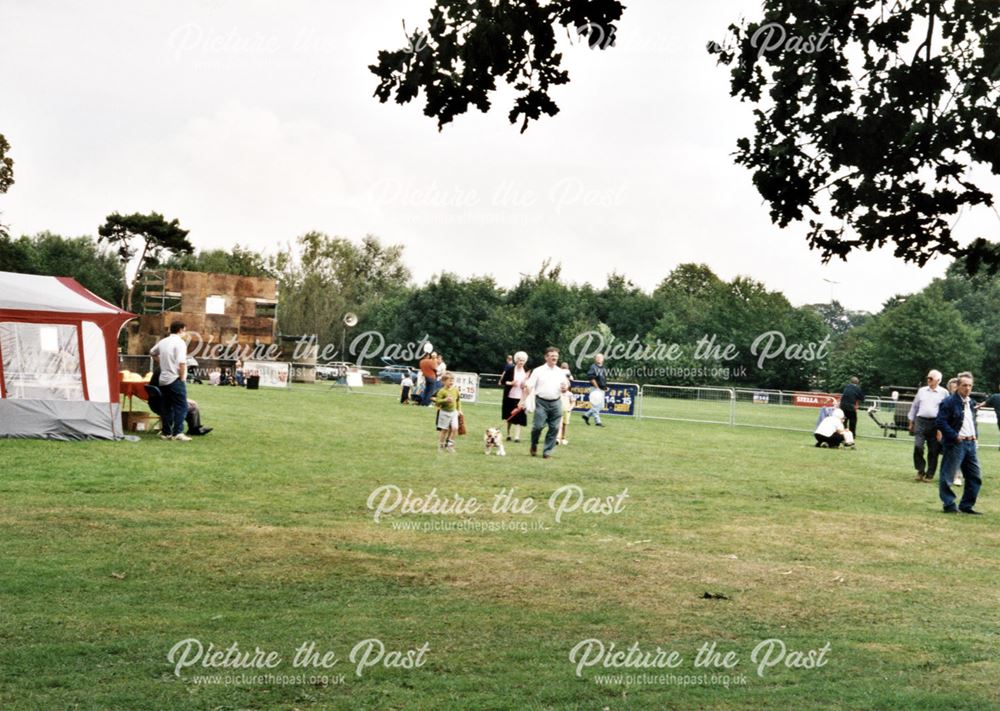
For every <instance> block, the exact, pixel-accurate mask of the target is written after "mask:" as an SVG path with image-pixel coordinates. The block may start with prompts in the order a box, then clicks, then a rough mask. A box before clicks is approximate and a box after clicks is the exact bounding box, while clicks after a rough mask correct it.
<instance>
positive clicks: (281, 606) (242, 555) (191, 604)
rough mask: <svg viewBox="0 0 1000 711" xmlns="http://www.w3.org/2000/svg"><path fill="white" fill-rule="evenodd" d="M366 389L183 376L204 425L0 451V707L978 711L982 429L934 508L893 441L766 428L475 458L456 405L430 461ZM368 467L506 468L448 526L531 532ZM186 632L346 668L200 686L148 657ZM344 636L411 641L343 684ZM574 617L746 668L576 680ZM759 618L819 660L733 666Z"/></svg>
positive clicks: (410, 419) (986, 495)
mask: <svg viewBox="0 0 1000 711" xmlns="http://www.w3.org/2000/svg"><path fill="white" fill-rule="evenodd" d="M383 391H384V389H383ZM367 392H368V393H369V394H349V393H347V392H345V391H343V390H341V389H335V390H331V389H329V388H328V387H325V386H296V387H295V388H293V389H292V390H289V391H270V390H262V391H257V392H252V391H243V390H237V389H232V388H210V387H207V386H202V387H197V386H196V387H192V388H191V390H190V394H191V396H192V397H195V398H196V399H198V400H199V402H201V404H202V407H203V410H204V413H205V420H206V423H207V424H209V425H212V426H214V427H216V431H215V432H213V433H212V434H211V435H209V436H208V437H207V438H203V439H196V440H195V441H192V442H190V443H173V442H169V443H168V442H161V441H159V440H158V439H153V438H148V437H144V438H143V439H142V441H140V442H118V443H108V442H87V443H55V442H43V441H4V442H2V443H0V448H2V455H3V462H4V468H3V475H2V476H0V537H2V538H0V540H2V541H3V545H2V546H0V564H2V570H3V574H2V576H0V708H2V709H5V710H6V709H42V708H44V709H62V708H74V709H76V708H79V709H154V708H155V709H167V708H169V709H182V708H183V709H189V708H190V709H296V708H297V709H321V708H337V709H339V708H343V709H357V708H373V709H375V708H377V709H403V708H417V709H471V708H476V709H478V708H483V709H549V708H551V709H573V708H579V709H593V708H596V709H601V708H608V709H625V708H677V709H691V708H695V709H741V708H742V709H760V708H765V709H766V708H775V709H777V708H781V709H798V708H810V709H841V708H872V709H900V708H905V709H977V710H978V709H986V708H1000V702H998V701H997V699H998V692H997V689H996V680H997V679H998V678H1000V661H998V660H997V654H996V650H997V642H998V625H997V623H996V620H997V613H996V606H997V593H996V581H997V580H998V577H1000V576H998V574H1000V533H998V528H997V520H998V518H1000V509H997V508H996V507H995V506H994V505H993V501H994V500H995V498H994V486H993V479H992V475H993V472H995V471H996V470H997V468H998V466H1000V452H998V451H997V450H996V449H995V448H991V449H987V448H986V447H984V448H983V450H982V451H981V453H980V458H981V460H982V462H983V464H984V479H985V482H986V483H985V485H984V488H983V491H982V494H981V499H980V501H981V505H980V507H979V508H981V509H982V510H984V511H985V512H987V513H988V514H992V515H987V516H983V517H955V516H951V517H949V516H944V515H943V514H940V513H939V512H938V511H939V505H938V501H937V496H936V488H935V487H932V486H928V485H926V484H917V483H913V482H911V481H910V479H911V476H912V472H911V471H910V468H911V464H910V457H911V450H910V448H909V446H908V442H909V440H908V439H904V440H903V441H902V442H897V441H884V440H876V439H872V440H865V441H863V442H862V443H861V445H860V446H859V448H858V449H857V451H829V450H817V449H815V448H813V447H812V446H811V442H810V437H809V436H808V435H803V434H799V433H795V432H789V431H783V430H764V429H755V428H748V427H729V426H725V425H705V424H693V423H684V422H675V421H666V420H631V419H622V418H608V419H607V423H608V426H607V427H606V428H604V429H603V430H598V429H596V428H594V427H584V426H583V424H582V422H581V421H580V420H579V418H574V422H573V424H572V426H571V429H570V445H569V446H568V447H566V448H560V450H559V451H557V453H556V457H555V458H553V459H551V460H548V461H542V460H541V459H539V458H535V459H533V458H531V457H529V456H528V455H527V451H526V449H527V446H526V444H520V445H515V446H512V447H510V449H509V451H508V456H507V457H506V458H497V457H490V458H487V457H485V456H483V454H482V451H481V449H480V447H479V437H480V436H481V432H482V430H483V428H484V427H486V426H489V425H491V424H494V423H495V422H496V420H497V419H498V414H499V413H498V410H499V408H498V406H493V405H479V406H471V407H468V408H466V409H467V418H468V423H469V429H470V436H469V437H465V438H462V439H461V440H460V442H459V446H458V453H457V454H455V455H453V456H450V455H446V454H438V453H437V452H436V450H435V444H434V440H435V435H434V432H433V429H432V428H433V424H432V417H431V413H430V412H428V411H427V410H421V409H417V408H404V407H401V406H399V405H398V404H396V403H395V402H394V400H393V399H392V398H389V397H377V396H375V395H374V394H372V393H373V392H377V390H373V389H370V390H368V391H367ZM495 396H496V394H495V393H492V394H487V397H488V398H489V397H493V398H495ZM663 406H665V407H671V408H673V407H675V406H676V403H663ZM738 407H742V405H738ZM746 407H748V408H752V407H755V406H752V405H747V406H746ZM756 407H758V408H762V409H759V410H752V411H751V412H762V411H765V410H767V409H768V408H770V407H771V406H756ZM773 411H774V412H775V413H782V412H783V410H781V409H779V408H774V410H773ZM685 412H686V410H682V411H681V414H682V415H683V414H684V413H685ZM667 416H670V415H669V414H668V415H667ZM788 416H789V415H788V414H787V413H785V414H780V417H788ZM794 416H795V417H807V418H810V419H814V418H815V413H814V412H809V413H801V414H800V413H797V412H796V413H794ZM797 421H798V420H797ZM810 424H811V422H810V423H809V424H807V425H805V427H806V428H808V427H809V425H810ZM991 427H992V426H991ZM994 429H995V428H994ZM991 434H993V436H994V437H995V432H992V433H991ZM383 484H395V485H398V486H400V487H401V488H403V489H404V490H405V489H406V488H412V489H413V490H414V492H415V494H426V493H427V492H429V491H430V490H431V489H432V488H435V487H436V488H437V491H438V492H439V493H440V494H441V495H442V496H450V495H451V494H455V493H457V494H460V495H461V496H463V497H471V496H476V497H478V498H480V499H481V500H486V501H492V497H493V495H495V494H496V493H497V492H499V491H500V489H501V488H504V487H507V488H510V487H515V489H516V492H517V495H520V496H532V497H534V498H535V499H536V500H538V502H539V509H538V511H536V512H535V513H533V514H531V515H513V514H493V513H490V512H489V511H486V512H483V513H480V514H477V515H476V516H475V518H476V519H477V520H479V521H482V522H494V523H499V522H504V521H506V522H512V523H513V522H522V521H523V522H525V523H526V524H531V525H532V526H541V527H542V529H541V530H535V529H532V530H529V531H528V532H526V533H522V532H519V531H516V530H515V531H510V530H506V531H492V532H474V531H469V530H462V531H456V530H438V531H434V530H431V531H423V530H418V531H415V530H400V529H398V528H394V527H393V524H394V523H396V524H399V523H400V522H407V523H418V524H423V523H425V522H426V523H431V522H434V521H443V522H446V523H455V522H457V521H459V520H460V519H461V518H462V517H460V516H420V515H390V516H387V517H386V518H385V519H384V520H383V521H382V522H381V523H379V524H376V523H375V522H374V521H373V520H372V518H373V517H372V512H371V511H369V510H368V508H367V506H366V501H367V499H368V496H369V494H370V493H371V492H372V491H373V490H374V489H375V488H376V487H377V486H380V485H383ZM566 484H577V485H579V486H581V487H582V488H583V489H584V491H585V492H586V494H587V495H588V496H600V497H605V496H612V495H615V494H618V493H619V492H621V491H622V490H623V489H624V488H625V487H627V488H628V492H629V497H630V498H629V499H628V500H627V504H626V505H625V507H624V510H623V511H622V512H621V513H619V514H613V515H609V516H603V515H584V514H581V513H576V514H568V515H566V516H565V517H564V518H563V520H562V522H561V523H556V522H555V521H554V520H553V515H552V512H551V511H549V510H548V509H547V507H546V500H547V498H548V496H549V495H550V494H551V493H552V492H553V491H555V490H556V489H557V488H558V487H560V486H563V485H566ZM705 593H711V594H715V595H724V596H725V597H726V598H728V599H704V594H705ZM191 637H194V638H198V639H199V640H201V641H202V642H203V643H204V644H205V645H206V646H207V645H208V643H210V642H211V643H214V644H215V645H216V646H219V647H227V646H229V645H230V644H231V643H232V642H234V641H235V642H238V644H239V646H240V648H241V649H242V650H250V651H252V650H253V649H254V647H255V646H256V647H260V648H261V649H264V650H275V651H278V652H280V653H281V655H282V658H283V660H284V661H283V663H282V664H281V666H280V667H279V668H277V669H274V670H272V671H271V672H270V673H273V674H284V675H292V674H301V673H303V672H302V670H295V669H292V668H291V657H292V654H293V652H294V650H295V649H296V648H297V647H298V646H299V645H301V644H302V643H303V642H306V641H309V640H315V641H316V644H317V648H318V649H319V650H322V651H326V650H333V651H335V652H336V653H337V656H338V657H340V659H341V661H340V662H339V663H338V664H337V665H336V666H335V668H334V669H333V670H330V671H327V672H325V673H326V674H328V675H330V676H331V677H333V676H336V675H339V674H345V675H346V677H347V678H346V682H345V683H343V684H330V685H327V686H322V685H316V684H309V683H306V684H293V685H283V686H282V685H267V684H250V685H234V684H228V685H225V684H223V685H212V686H203V685H199V684H196V683H195V682H194V677H195V676H196V675H198V674H212V675H215V674H218V675H226V674H231V673H232V671H231V670H224V669H223V670H212V669H203V668H200V667H198V668H190V669H185V670H183V671H182V673H181V676H180V677H177V676H175V675H174V673H173V666H172V665H171V664H170V663H169V662H168V661H167V652H168V651H169V650H170V649H171V647H172V646H173V645H174V644H175V643H177V642H178V641H180V640H183V639H186V638H191ZM369 638H378V639H380V640H381V641H382V642H384V643H385V645H386V646H387V647H388V648H390V649H411V648H416V647H419V646H420V645H422V644H424V643H425V642H427V643H429V645H430V651H429V653H428V654H427V656H426V663H425V664H424V665H423V666H422V667H421V668H419V669H410V670H406V669H384V668H376V669H370V670H368V671H366V672H365V674H364V675H363V676H362V677H360V678H359V677H357V676H355V675H354V671H353V665H352V664H351V663H350V662H349V661H348V660H347V658H346V657H347V654H348V652H349V651H350V650H351V648H352V647H353V646H354V645H355V643H357V642H359V641H361V640H365V639H369ZM588 638H597V639H600V640H603V641H604V642H605V643H606V644H610V643H611V642H614V643H615V644H616V645H618V646H619V647H626V646H628V645H630V644H631V643H633V642H638V643H639V645H640V647H641V648H642V649H643V650H644V651H654V650H655V649H656V647H657V646H659V647H661V648H662V649H665V650H677V651H678V652H680V653H681V654H682V655H683V658H684V662H683V663H682V665H681V667H680V668H678V669H676V670H646V671H647V673H648V674H665V673H672V674H675V675H678V676H685V675H686V676H687V677H693V676H694V675H698V674H710V673H712V672H711V670H698V669H695V668H694V667H693V658H694V655H695V652H696V650H697V649H698V647H699V646H700V645H702V644H703V643H705V642H709V643H711V642H716V643H717V645H718V647H719V649H721V650H735V651H737V652H738V653H739V657H740V661H739V663H738V665H737V667H736V668H735V669H734V670H732V671H731V672H729V673H730V674H731V675H739V674H744V675H745V676H746V679H747V683H746V684H745V685H733V686H730V687H729V688H726V687H724V686H722V685H719V684H698V685H686V686H684V685H676V684H672V685H649V686H638V685H630V686H629V685H625V684H621V683H618V684H611V685H600V684H598V683H596V681H595V677H596V676H597V675H598V674H603V673H629V674H635V673H636V672H637V671H638V672H639V673H641V672H642V671H643V670H615V669H608V670H604V669H600V668H588V669H585V670H584V671H583V676H582V678H581V677H577V676H576V674H575V668H574V665H573V664H572V663H571V662H570V661H569V652H570V650H571V649H572V648H573V647H574V645H576V644H577V643H578V642H580V641H581V640H584V639H588ZM769 638H781V639H782V640H784V641H785V643H786V644H787V645H788V646H789V647H790V648H795V649H802V650H806V649H818V648H820V647H822V646H823V645H824V644H825V643H827V642H829V644H830V651H829V652H828V653H827V655H826V660H827V663H826V665H825V666H823V667H822V668H819V669H786V668H784V667H776V668H774V669H771V670H770V671H768V672H766V674H765V675H764V676H763V677H758V676H757V675H756V673H755V665H754V664H752V663H751V662H750V659H749V655H750V652H751V650H752V649H753V648H754V647H755V645H756V644H757V643H758V642H760V641H761V640H765V639H769ZM248 673H251V672H248ZM252 673H258V672H252ZM308 673H312V674H317V673H324V672H308Z"/></svg>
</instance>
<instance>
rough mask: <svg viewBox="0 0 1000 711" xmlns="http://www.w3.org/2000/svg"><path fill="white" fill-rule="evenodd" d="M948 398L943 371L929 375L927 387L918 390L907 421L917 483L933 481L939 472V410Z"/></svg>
mask: <svg viewBox="0 0 1000 711" xmlns="http://www.w3.org/2000/svg"><path fill="white" fill-rule="evenodd" d="M946 397H948V391H947V390H945V389H944V388H943V387H941V371H940V370H932V371H930V372H929V373H928V374H927V385H925V386H923V387H922V388H920V389H919V390H918V391H917V395H916V397H914V398H913V404H912V405H911V406H910V413H909V414H908V415H907V419H908V420H909V421H910V425H909V429H910V433H911V434H913V436H914V440H913V466H914V468H915V469H916V470H917V476H916V477H915V478H914V481H934V473H935V472H936V471H937V464H938V455H939V454H940V453H941V441H940V439H939V437H938V429H937V416H938V408H939V407H941V403H942V402H944V399H945V398H946ZM925 444H926V445H927V460H926V462H925V461H924V445H925Z"/></svg>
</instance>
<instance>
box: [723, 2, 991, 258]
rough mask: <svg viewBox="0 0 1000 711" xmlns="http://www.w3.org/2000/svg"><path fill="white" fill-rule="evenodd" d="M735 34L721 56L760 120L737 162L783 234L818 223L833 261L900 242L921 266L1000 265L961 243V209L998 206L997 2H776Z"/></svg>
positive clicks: (983, 248)
mask: <svg viewBox="0 0 1000 711" xmlns="http://www.w3.org/2000/svg"><path fill="white" fill-rule="evenodd" d="M729 33H730V34H729V40H730V41H729V43H725V44H723V45H722V46H720V45H716V44H712V45H710V46H709V51H710V52H713V53H716V54H717V55H718V57H719V61H720V62H721V63H722V64H725V65H730V66H731V67H732V70H731V74H730V77H731V85H730V88H731V93H732V95H733V96H734V97H736V98H738V99H740V100H741V101H744V102H747V103H749V104H751V105H753V107H754V111H753V113H754V117H755V133H754V135H753V136H752V137H746V138H741V139H739V140H738V141H737V152H736V162H737V163H738V164H740V165H744V166H746V167H747V168H749V169H750V170H751V171H753V182H754V186H755V187H756V188H757V190H758V191H759V192H760V194H761V196H762V197H763V198H764V199H765V200H766V201H767V202H768V204H769V205H770V207H771V219H772V220H773V221H774V222H775V223H776V224H778V225H780V226H781V227H786V226H788V225H790V224H792V223H794V222H798V221H801V220H806V219H808V223H809V233H808V241H809V244H810V246H811V247H813V248H815V249H818V250H820V252H821V254H822V257H823V259H824V261H828V260H830V259H831V258H832V257H840V258H844V259H846V257H847V255H848V254H849V253H850V252H851V251H853V250H855V249H865V250H871V249H873V248H875V247H881V246H884V245H887V244H889V245H892V246H893V248H894V253H895V256H897V257H899V258H901V259H903V260H905V261H911V262H916V263H917V264H919V265H921V266H922V265H924V264H925V263H926V262H927V260H928V259H930V258H931V257H933V256H935V255H951V256H956V257H964V258H966V259H965V263H966V264H967V265H968V266H969V268H970V269H971V270H972V271H975V270H976V269H978V267H979V265H980V264H981V263H985V264H987V265H988V266H989V267H990V268H991V269H994V270H995V269H996V268H997V267H998V266H1000V245H997V244H995V243H994V242H992V241H991V240H989V239H987V237H986V236H979V237H978V238H977V239H975V240H974V241H972V242H971V243H970V244H968V245H964V246H963V245H961V244H960V243H959V242H958V241H957V240H956V238H955V236H954V233H953V227H954V223H955V221H956V219H957V218H958V217H959V216H960V214H961V212H962V211H963V210H967V209H970V208H974V207H976V206H989V207H992V206H993V203H994V195H993V193H992V192H990V191H989V190H987V189H986V188H984V187H983V186H982V185H981V184H979V178H978V175H977V173H978V172H980V171H982V172H989V173H991V174H992V175H993V176H997V175H1000V114H998V112H997V104H998V102H1000V15H998V14H997V12H996V6H995V4H993V3H984V2H976V0H929V1H927V2H916V1H909V2H907V1H900V2H887V1H885V0H855V1H854V2H823V1H821V0H812V1H810V2H802V1H801V0H767V2H765V3H764V16H763V18H762V19H760V20H754V21H743V22H741V23H739V24H733V25H730V27H729Z"/></svg>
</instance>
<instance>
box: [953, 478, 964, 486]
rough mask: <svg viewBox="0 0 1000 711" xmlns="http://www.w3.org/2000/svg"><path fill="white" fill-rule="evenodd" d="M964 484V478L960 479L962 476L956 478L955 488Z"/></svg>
mask: <svg viewBox="0 0 1000 711" xmlns="http://www.w3.org/2000/svg"><path fill="white" fill-rule="evenodd" d="M964 483H965V481H963V479H962V477H960V476H958V477H955V483H954V486H962V485H963V484H964Z"/></svg>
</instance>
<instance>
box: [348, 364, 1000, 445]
mask: <svg viewBox="0 0 1000 711" xmlns="http://www.w3.org/2000/svg"><path fill="white" fill-rule="evenodd" d="M363 370H364V371H365V373H366V375H365V376H364V381H365V385H364V386H363V387H361V388H348V389H349V390H351V391H352V392H358V393H364V394H368V395H383V396H387V397H397V398H398V397H399V385H398V383H397V382H393V381H392V380H391V379H392V378H394V377H395V376H394V375H390V374H389V373H391V372H392V371H391V370H390V369H387V368H381V367H375V366H364V367H363ZM414 372H415V371H414ZM472 375H475V376H478V388H477V392H476V399H475V401H474V404H476V405H485V406H487V407H496V408H497V410H498V414H499V408H500V405H501V398H502V397H503V390H502V388H501V387H500V384H499V381H500V374H499V373H476V374H472ZM333 387H346V386H345V385H344V384H343V383H342V382H341V381H337V382H335V383H333ZM834 397H836V396H835V395H828V394H822V393H811V392H803V391H792V390H773V389H763V388H725V387H715V386H697V385H642V386H638V402H637V403H636V405H635V407H634V413H635V417H636V418H637V419H643V420H673V421H677V422H692V423H700V424H713V425H725V426H730V427H753V428H760V429H769V430H784V431H789V432H802V433H803V434H811V433H812V432H813V431H814V430H815V429H816V425H817V423H818V418H819V415H820V411H821V410H820V407H819V406H816V405H826V404H830V403H831V402H832V400H833V398H834ZM909 407H910V403H909V402H908V401H902V400H901V401H896V400H892V399H890V398H887V397H869V398H867V399H866V400H865V402H864V405H863V406H862V407H861V408H859V410H858V428H857V429H858V437H864V438H877V439H891V440H893V441H897V442H906V443H910V444H912V442H913V438H912V437H910V436H909V434H908V433H907V431H906V427H905V422H906V413H907V412H908V411H909ZM870 408H875V415H876V417H877V418H878V420H879V422H876V421H875V419H873V418H872V417H871V416H870V415H869V414H868V410H869V409H870ZM989 414H990V413H985V414H984V415H981V417H980V435H981V438H982V440H983V442H984V444H985V445H986V446H989V447H995V446H997V444H998V442H1000V433H998V431H997V427H996V424H995V423H994V421H993V420H992V419H991V418H990V417H988V415H989ZM879 423H881V425H880V424H879ZM882 425H894V426H892V427H889V428H886V427H884V426H882Z"/></svg>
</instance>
